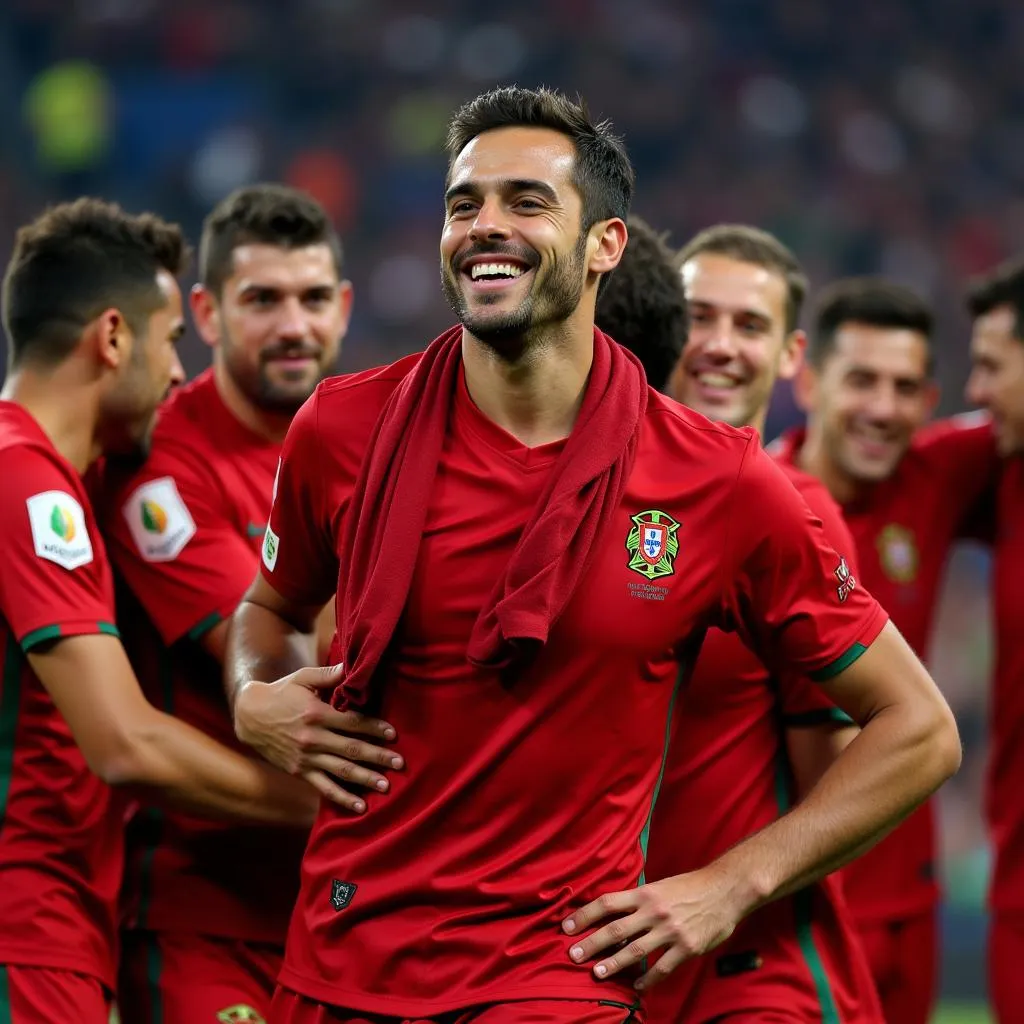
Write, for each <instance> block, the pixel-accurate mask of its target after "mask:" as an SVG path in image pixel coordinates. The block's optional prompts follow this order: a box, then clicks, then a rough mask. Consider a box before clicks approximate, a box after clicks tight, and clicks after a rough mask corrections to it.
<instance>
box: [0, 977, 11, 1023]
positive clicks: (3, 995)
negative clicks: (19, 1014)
mask: <svg viewBox="0 0 1024 1024" xmlns="http://www.w3.org/2000/svg"><path fill="white" fill-rule="evenodd" d="M0 1024H14V1012H13V1011H12V1010H11V979H10V978H9V977H8V976H7V967H6V965H4V964H0Z"/></svg>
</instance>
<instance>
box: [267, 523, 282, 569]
mask: <svg viewBox="0 0 1024 1024" xmlns="http://www.w3.org/2000/svg"><path fill="white" fill-rule="evenodd" d="M280 550H281V541H280V539H279V538H278V536H277V534H276V533H274V531H273V530H272V529H271V528H270V524H269V523H268V524H267V532H266V533H265V534H263V564H264V565H265V566H266V567H267V571H268V572H273V571H274V566H275V565H277V553H278V551H280Z"/></svg>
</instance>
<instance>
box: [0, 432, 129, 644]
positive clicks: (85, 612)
mask: <svg viewBox="0 0 1024 1024" xmlns="http://www.w3.org/2000/svg"><path fill="white" fill-rule="evenodd" d="M3 459H4V490H3V497H2V499H0V530H2V533H3V538H4V557H3V558H2V559H0V610H2V612H3V617H4V619H5V620H6V621H7V623H8V625H9V626H10V629H11V631H12V633H13V634H14V636H15V637H16V638H17V640H18V643H19V644H20V645H21V647H22V649H23V650H25V651H28V650H30V649H31V648H32V647H34V646H35V645H36V644H38V643H41V642H43V641H45V640H53V639H56V638H58V637H63V636H82V635H85V634H90V633H110V634H112V635H114V636H116V635H117V629H116V627H115V624H114V623H115V618H114V608H113V596H112V594H113V591H112V587H111V586H110V583H109V577H110V569H109V567H108V566H107V563H106V553H105V550H104V547H103V543H102V541H101V540H100V538H99V537H98V536H94V533H95V527H94V525H93V524H92V523H91V519H92V516H91V513H89V512H87V509H86V508H85V507H84V505H83V502H84V501H87V499H86V496H85V492H84V490H83V489H82V487H81V484H80V481H77V480H75V479H73V478H72V476H71V474H70V472H69V471H68V470H67V469H65V468H64V467H63V466H61V465H60V464H58V463H57V462H55V461H54V460H53V459H52V458H50V457H49V456H48V455H47V454H45V453H44V452H41V451H36V450H34V449H31V448H22V449H14V450H8V451H6V452H4V455H3Z"/></svg>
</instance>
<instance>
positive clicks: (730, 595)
mask: <svg viewBox="0 0 1024 1024" xmlns="http://www.w3.org/2000/svg"><path fill="white" fill-rule="evenodd" d="M751 510H756V513H752V512H751ZM727 545H728V547H727V551H728V553H729V554H728V556H727V557H726V558H725V559H723V560H722V564H723V570H724V572H725V579H724V581H723V618H724V625H725V628H727V629H735V630H737V631H739V632H740V633H741V635H743V636H744V638H745V639H746V640H747V642H748V644H749V645H750V646H751V647H752V648H753V649H754V650H755V651H756V652H757V653H758V654H759V655H760V657H761V658H762V660H763V661H764V662H765V664H766V665H768V666H769V667H770V668H771V669H772V671H773V672H775V673H776V674H777V675H779V676H780V677H783V678H785V677H787V676H789V675H790V674H797V675H802V676H807V677H809V678H810V679H812V680H814V681H815V682H823V681H825V680H828V679H830V678H832V677H833V676H835V675H838V673H840V672H841V671H842V670H843V669H845V668H846V667H847V666H849V665H851V664H852V663H853V662H854V661H856V660H857V658H858V657H860V655H861V654H863V653H864V651H865V650H867V648H868V647H869V646H870V645H871V643H873V642H874V640H875V638H876V637H877V636H878V634H879V633H880V632H881V630H882V628H883V626H884V625H885V623H886V622H887V621H888V620H887V616H886V614H885V612H884V611H883V610H882V608H881V607H880V606H879V604H878V602H877V601H875V599H874V598H872V597H871V595H870V594H868V593H867V591H865V590H864V588H863V587H862V586H861V584H860V583H859V581H858V580H857V578H856V576H855V575H854V573H853V570H852V569H851V568H850V563H849V560H848V556H847V555H846V553H842V552H839V551H837V550H836V548H835V547H834V546H833V545H832V544H831V543H830V542H829V539H828V538H827V537H826V535H825V531H824V529H823V528H822V525H821V521H820V519H818V518H817V517H816V516H815V515H814V514H813V513H812V512H811V510H810V509H809V508H808V507H807V504H806V502H805V501H804V499H803V498H802V497H801V496H800V494H799V493H798V492H797V490H796V488H794V487H793V486H792V484H791V483H790V481H789V480H787V479H786V477H785V476H784V475H783V474H782V472H781V471H780V470H779V468H778V467H777V466H775V465H774V464H773V462H772V461H771V459H770V458H769V457H768V456H767V455H766V454H765V453H764V452H763V451H761V450H760V448H758V447H757V446H756V445H755V444H751V445H750V446H748V450H747V452H746V455H745V456H744V461H743V465H742V467H741V469H740V473H739V475H738V478H737V481H736V485H735V487H734V490H733V501H732V508H731V515H730V523H729V536H728V538H727ZM851 550H852V548H851Z"/></svg>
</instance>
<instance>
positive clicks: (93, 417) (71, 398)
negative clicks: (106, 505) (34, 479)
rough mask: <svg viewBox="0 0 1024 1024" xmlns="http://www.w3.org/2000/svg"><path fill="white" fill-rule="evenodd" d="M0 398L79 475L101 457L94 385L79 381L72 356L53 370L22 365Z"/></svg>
mask: <svg viewBox="0 0 1024 1024" xmlns="http://www.w3.org/2000/svg"><path fill="white" fill-rule="evenodd" d="M0 398H2V399H4V400H5V401H8V402H14V403H15V404H17V405H20V406H21V407H22V408H23V409H24V410H25V411H26V412H27V413H28V414H29V415H30V416H31V417H32V418H33V419H34V420H35V421H36V423H38V424H39V426H40V428H41V429H42V431H43V433H44V434H46V436H47V437H48V438H49V439H50V442H51V444H52V445H53V446H54V448H56V449H57V451H58V452H60V454H61V455H62V456H63V457H64V458H65V459H66V460H67V461H68V462H70V463H71V465H72V466H74V468H75V470H76V471H77V472H78V473H79V474H82V473H85V471H86V470H87V469H88V468H89V466H90V465H91V464H92V463H93V462H94V461H95V460H96V459H98V458H99V456H100V455H101V454H102V449H101V446H100V440H99V397H98V394H97V391H96V388H95V387H94V386H91V385H83V382H82V381H81V380H80V379H79V378H78V367H77V365H76V363H75V360H74V358H73V357H72V358H71V359H67V360H65V361H64V362H63V363H61V365H60V366H58V367H57V368H56V369H55V370H52V371H42V370H38V369H35V368H31V367H24V366H23V367H19V368H18V369H16V370H13V371H12V372H11V373H10V374H9V375H8V377H7V379H6V380H5V381H4V386H3V390H2V391H0Z"/></svg>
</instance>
